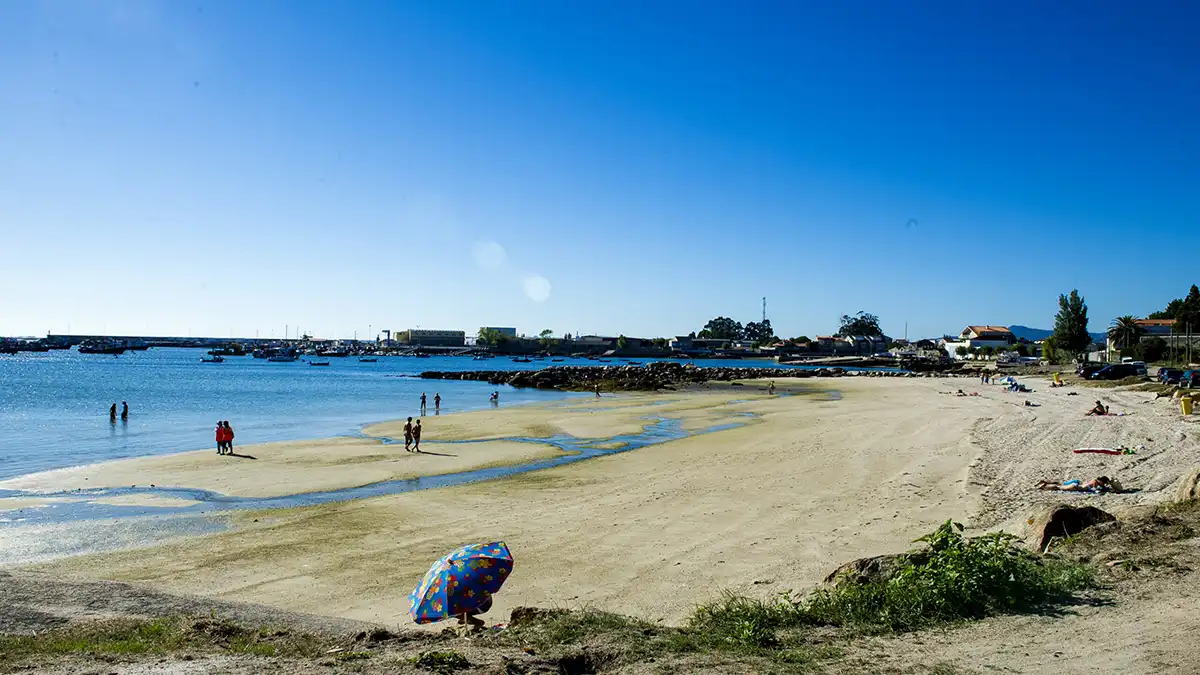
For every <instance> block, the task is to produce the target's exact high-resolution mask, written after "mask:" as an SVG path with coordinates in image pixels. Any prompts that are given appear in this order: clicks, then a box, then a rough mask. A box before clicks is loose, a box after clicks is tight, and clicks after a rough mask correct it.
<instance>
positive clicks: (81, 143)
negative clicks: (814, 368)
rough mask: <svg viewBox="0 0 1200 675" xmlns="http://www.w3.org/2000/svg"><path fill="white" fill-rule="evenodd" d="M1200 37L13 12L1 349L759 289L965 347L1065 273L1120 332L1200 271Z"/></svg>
mask: <svg viewBox="0 0 1200 675" xmlns="http://www.w3.org/2000/svg"><path fill="white" fill-rule="evenodd" d="M739 4H741V5H749V6H744V7H739V6H738V5H739ZM1197 25H1200V4H1197V3H1192V2H1139V3H1132V2H1101V3H1096V2H1053V3H1046V2H999V1H980V2H953V1H950V0H946V1H943V2H922V1H919V0H918V1H914V2H891V1H885V2H860V3H855V2H825V1H822V2H793V1H789V2H780V3H731V2H698V3H645V2H603V3H596V2H593V3H581V2H558V1H555V2H501V1H497V2H411V3H393V2H359V3H333V2H211V1H209V0H193V1H190V2H183V1H179V2H161V3H154V2H134V1H111V2H106V1H94V2H5V3H0V231H2V235H3V237H2V240H0V334H41V333H45V332H46V331H48V330H52V331H55V332H63V331H66V330H67V329H68V327H69V328H70V330H71V331H73V332H76V333H82V332H89V333H101V332H106V333H110V334H117V333H145V332H149V333H154V334H184V335H186V334H189V333H191V334H194V335H218V336H221V335H227V334H229V333H231V332H232V333H233V334H236V335H254V334H255V333H256V331H257V332H258V334H261V335H264V336H265V335H269V334H271V332H272V331H274V333H275V334H276V335H279V334H282V332H283V330H284V326H285V325H290V326H292V327H293V328H294V327H295V326H296V325H300V326H302V327H303V329H305V330H307V331H310V332H315V333H317V334H319V335H322V336H328V335H341V336H348V335H350V334H351V333H352V332H353V331H356V330H357V331H358V332H359V335H360V336H363V335H365V333H366V331H367V329H368V326H373V328H374V329H375V330H378V329H380V328H392V329H403V328H407V327H412V326H418V325H419V326H421V327H424V328H461V329H466V330H469V331H474V330H475V329H476V328H477V327H478V326H480V325H502V326H516V327H517V328H518V329H519V330H521V331H523V332H527V333H536V332H537V331H539V330H541V329H542V328H551V329H553V330H554V331H555V332H556V333H562V332H565V331H572V332H574V331H577V330H578V331H582V332H584V333H589V332H602V333H608V334H616V333H626V334H629V335H641V336H657V335H671V334H675V333H686V332H687V331H689V330H697V329H699V328H700V327H701V326H702V325H703V324H704V322H705V321H706V320H707V319H709V318H711V317H713V316H716V315H728V316H732V317H734V318H736V319H738V320H741V321H743V322H745V321H750V320H754V319H757V317H758V316H759V313H760V299H761V297H762V296H764V295H765V296H767V297H768V303H769V307H768V311H769V315H770V317H771V319H772V322H773V324H774V326H775V328H776V331H777V332H778V333H779V334H782V335H787V336H791V335H797V334H808V335H815V334H818V333H826V332H829V331H832V330H834V329H836V327H837V318H838V316H839V315H841V314H842V313H844V312H853V311H855V310H860V309H862V310H867V311H870V312H873V313H876V314H878V315H879V316H880V317H881V318H882V323H883V327H884V329H885V330H886V331H887V332H889V333H890V334H892V335H900V334H901V333H902V332H903V330H904V325H905V322H907V323H908V326H909V333H910V335H939V334H941V333H943V332H956V331H958V330H959V329H961V327H962V326H963V325H965V324H967V323H992V324H1015V323H1022V324H1027V325H1033V326H1040V327H1048V326H1050V325H1051V323H1052V320H1053V315H1054V312H1055V310H1056V298H1057V295H1058V294H1059V293H1062V292H1066V291H1069V290H1070V289H1072V288H1078V289H1079V290H1080V291H1081V292H1082V293H1083V294H1084V295H1085V296H1086V298H1087V300H1088V303H1089V305H1090V308H1091V317H1092V329H1093V330H1099V329H1102V328H1103V326H1105V325H1107V323H1108V322H1109V320H1111V318H1112V317H1113V316H1114V315H1117V314H1125V313H1131V314H1136V315H1144V314H1145V313H1147V312H1151V311H1154V310H1156V309H1159V308H1161V307H1162V305H1164V304H1165V303H1166V301H1167V300H1169V299H1170V298H1173V297H1178V296H1180V295H1182V294H1184V293H1185V292H1186V291H1187V288H1188V286H1189V285H1190V284H1192V283H1193V282H1196V281H1198V279H1197V276H1198V275H1197V273H1196V269H1197V268H1196V261H1195V258H1194V254H1195V252H1196V251H1197V250H1200V248H1198V247H1200V228H1198V227H1197V226H1198V225H1200V133H1198V132H1200V35H1198V34H1197V32H1196V26H1197ZM1105 249H1107V252H1105ZM1183 254H1186V255H1183ZM1175 256H1178V258H1177V261H1175V260H1172V257H1175Z"/></svg>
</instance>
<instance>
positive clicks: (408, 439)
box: [404, 394, 425, 452]
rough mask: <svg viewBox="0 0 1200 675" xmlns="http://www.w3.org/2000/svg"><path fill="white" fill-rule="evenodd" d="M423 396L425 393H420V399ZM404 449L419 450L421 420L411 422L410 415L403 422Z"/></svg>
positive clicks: (409, 450)
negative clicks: (414, 422)
mask: <svg viewBox="0 0 1200 675" xmlns="http://www.w3.org/2000/svg"><path fill="white" fill-rule="evenodd" d="M424 398H425V394H421V399H422V400H424ZM404 449H405V450H407V451H408V452H420V451H421V420H417V422H416V424H413V418H411V417H410V418H408V421H407V422H405V423H404Z"/></svg>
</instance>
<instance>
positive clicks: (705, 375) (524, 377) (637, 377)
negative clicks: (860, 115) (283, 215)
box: [421, 361, 910, 391]
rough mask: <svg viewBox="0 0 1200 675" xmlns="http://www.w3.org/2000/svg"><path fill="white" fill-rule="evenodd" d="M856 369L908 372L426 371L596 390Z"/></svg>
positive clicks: (686, 367)
mask: <svg viewBox="0 0 1200 675" xmlns="http://www.w3.org/2000/svg"><path fill="white" fill-rule="evenodd" d="M847 374H856V375H860V376H870V377H885V376H886V377H897V376H900V377H903V376H909V375H910V374H909V373H903V372H899V373H892V372H882V371H871V372H862V373H848V372H847V371H845V370H843V369H842V368H818V369H815V370H807V369H799V368H761V367H760V368H755V367H749V368H729V367H714V368H700V367H697V366H694V365H691V364H682V363H674V362H670V361H659V362H654V363H647V364H645V365H642V366H633V365H623V366H616V365H614V366H551V367H549V368H543V369H541V370H468V371H459V372H449V371H430V372H425V373H421V377H422V378H425V379H427V380H471V381H477V382H488V383H490V384H495V385H499V384H507V385H510V386H513V387H525V388H536V389H566V390H576V391H591V390H593V389H595V388H596V387H600V388H601V389H603V390H605V391H614V390H615V391H655V390H658V389H666V388H669V387H671V386H673V385H678V384H690V383H697V384H698V383H701V382H730V381H733V380H751V379H776V380H783V379H794V378H807V377H840V376H843V375H847Z"/></svg>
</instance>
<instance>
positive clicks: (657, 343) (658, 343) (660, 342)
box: [654, 337, 671, 349]
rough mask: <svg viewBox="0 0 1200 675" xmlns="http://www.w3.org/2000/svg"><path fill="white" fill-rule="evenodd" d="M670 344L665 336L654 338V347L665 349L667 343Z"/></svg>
mask: <svg viewBox="0 0 1200 675" xmlns="http://www.w3.org/2000/svg"><path fill="white" fill-rule="evenodd" d="M670 344H671V341H670V340H668V339H667V338H665V337H656V338H654V347H655V348H656V349H666V348H667V346H668V345H670Z"/></svg>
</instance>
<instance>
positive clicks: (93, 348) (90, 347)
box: [79, 340, 126, 356]
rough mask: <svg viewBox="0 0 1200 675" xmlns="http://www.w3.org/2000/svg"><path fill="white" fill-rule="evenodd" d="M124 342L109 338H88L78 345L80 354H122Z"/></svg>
mask: <svg viewBox="0 0 1200 675" xmlns="http://www.w3.org/2000/svg"><path fill="white" fill-rule="evenodd" d="M125 349H126V347H125V343H123V342H113V341H111V340H88V341H87V342H84V343H83V344H81V345H79V353H80V354H112V355H114V356H115V355H117V354H124V353H125Z"/></svg>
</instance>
